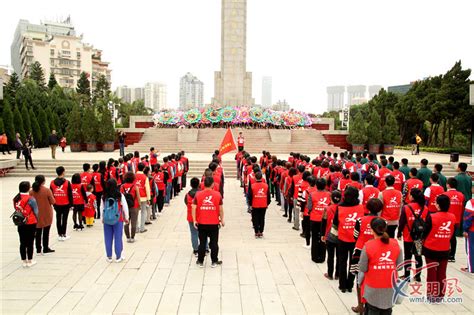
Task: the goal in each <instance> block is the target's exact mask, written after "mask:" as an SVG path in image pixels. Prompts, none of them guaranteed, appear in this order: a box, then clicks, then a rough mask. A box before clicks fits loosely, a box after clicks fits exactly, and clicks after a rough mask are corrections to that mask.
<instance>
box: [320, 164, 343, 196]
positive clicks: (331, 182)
mask: <svg viewBox="0 0 474 315" xmlns="http://www.w3.org/2000/svg"><path fill="white" fill-rule="evenodd" d="M329 171H330V173H329V175H328V176H327V179H326V184H327V187H328V189H329V191H334V190H336V189H338V187H339V182H340V181H341V179H343V178H344V175H343V173H342V172H341V168H340V167H339V165H335V166H333V165H330V166H329ZM347 172H348V171H347V170H344V173H347ZM323 179H325V178H323Z"/></svg>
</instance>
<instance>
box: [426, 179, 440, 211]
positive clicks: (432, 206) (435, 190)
mask: <svg viewBox="0 0 474 315" xmlns="http://www.w3.org/2000/svg"><path fill="white" fill-rule="evenodd" d="M443 193H444V188H443V187H442V186H439V185H431V186H430V198H428V211H429V212H438V209H437V208H436V198H437V197H438V196H439V195H441V194H443Z"/></svg>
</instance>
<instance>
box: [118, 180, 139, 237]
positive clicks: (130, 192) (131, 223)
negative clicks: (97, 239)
mask: <svg viewBox="0 0 474 315" xmlns="http://www.w3.org/2000/svg"><path fill="white" fill-rule="evenodd" d="M120 192H121V193H122V194H123V195H124V196H125V199H127V198H130V199H131V200H133V206H131V207H128V213H129V217H130V220H128V222H126V223H125V225H124V226H123V229H124V232H125V236H126V237H127V243H134V242H135V233H136V232H137V226H138V211H139V209H140V191H139V188H138V186H137V185H135V174H134V173H133V172H128V173H125V175H124V177H123V184H122V186H121V187H120ZM127 196H128V197H127ZM127 206H128V201H127Z"/></svg>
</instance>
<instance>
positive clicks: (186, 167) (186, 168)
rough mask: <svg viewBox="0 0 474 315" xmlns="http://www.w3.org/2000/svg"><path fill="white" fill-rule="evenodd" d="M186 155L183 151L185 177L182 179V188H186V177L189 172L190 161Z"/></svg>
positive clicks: (182, 160) (182, 161)
mask: <svg viewBox="0 0 474 315" xmlns="http://www.w3.org/2000/svg"><path fill="white" fill-rule="evenodd" d="M184 155H185V152H184V151H181V163H183V167H184V170H183V175H182V177H181V186H182V188H186V176H187V174H188V172H189V159H188V158H187V157H186V156H184Z"/></svg>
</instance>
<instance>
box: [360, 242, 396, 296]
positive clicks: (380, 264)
mask: <svg viewBox="0 0 474 315" xmlns="http://www.w3.org/2000/svg"><path fill="white" fill-rule="evenodd" d="M365 250H366V253H367V257H368V259H369V266H368V270H367V272H366V273H365V274H364V282H363V284H362V285H363V286H365V285H368V286H369V287H371V288H377V289H385V288H392V274H393V272H395V276H396V274H397V273H396V269H397V258H398V255H400V246H399V245H398V242H397V240H395V239H390V240H389V242H388V244H384V243H382V241H381V240H379V239H378V240H370V241H368V242H367V243H366V244H365Z"/></svg>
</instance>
